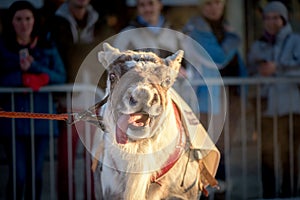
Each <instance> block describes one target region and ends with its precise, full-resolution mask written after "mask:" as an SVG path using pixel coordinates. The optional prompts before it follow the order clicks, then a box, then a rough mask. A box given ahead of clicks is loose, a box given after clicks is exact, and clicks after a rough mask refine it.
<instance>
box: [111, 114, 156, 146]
mask: <svg viewBox="0 0 300 200" xmlns="http://www.w3.org/2000/svg"><path fill="white" fill-rule="evenodd" d="M150 122H151V118H150V116H149V114H148V113H145V112H139V113H132V114H123V115H121V116H120V117H119V119H118V121H117V127H116V140H117V142H118V143H119V144H126V143H127V142H128V136H127V134H126V132H127V129H128V128H129V129H131V130H132V131H139V130H140V131H142V130H143V129H144V128H145V127H148V126H149V125H150Z"/></svg>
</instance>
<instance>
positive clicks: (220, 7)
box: [0, 0, 300, 199]
mask: <svg viewBox="0 0 300 200" xmlns="http://www.w3.org/2000/svg"><path fill="white" fill-rule="evenodd" d="M134 2H135V4H136V6H134V7H127V5H126V1H118V0H110V1H97V0H45V1H44V4H43V6H42V7H41V8H36V7H35V6H34V5H32V4H31V3H30V2H29V1H14V2H13V3H12V4H11V5H10V6H9V8H7V9H3V12H1V29H0V30H1V38H0V86H2V87H29V88H32V90H33V91H35V92H34V96H33V99H34V105H38V106H35V110H34V112H42V113H46V112H49V109H50V108H49V107H48V106H49V105H54V106H56V107H55V108H51V109H52V110H54V111H55V112H67V105H66V104H67V102H66V96H64V95H58V96H56V98H55V102H52V103H51V104H49V101H50V100H49V99H48V98H47V94H46V93H40V92H38V91H39V89H40V88H41V87H43V86H46V85H53V84H66V83H68V84H74V82H75V80H76V78H78V70H79V68H80V66H81V64H82V62H83V61H84V59H85V58H86V56H87V55H88V54H89V53H90V52H91V51H92V50H93V48H95V47H96V46H97V45H98V44H99V43H101V42H103V41H104V40H106V39H107V38H109V37H111V36H114V35H116V34H118V33H120V34H119V35H117V36H116V37H115V38H114V40H113V44H112V45H113V46H115V47H117V48H119V49H120V50H126V49H133V50H145V51H154V52H155V53H157V54H158V55H160V56H161V57H166V56H168V55H169V54H170V53H173V52H175V51H177V50H178V49H183V50H186V49H189V51H188V52H194V54H195V55H193V56H195V57H196V58H197V57H198V56H199V57H201V58H202V56H203V55H200V53H199V52H198V51H197V48H196V47H195V46H193V45H189V43H188V42H186V40H185V38H184V37H183V36H181V35H177V34H175V35H170V34H169V32H168V30H169V29H175V30H176V31H179V32H181V33H183V34H184V35H186V36H189V37H190V38H192V39H193V40H194V41H196V42H197V43H198V44H200V45H201V46H202V47H203V48H204V49H205V51H206V52H207V53H208V55H209V56H210V58H209V59H210V61H212V62H213V63H214V64H213V65H214V67H211V66H210V64H207V63H203V64H202V65H201V66H193V65H192V64H191V63H189V61H188V60H185V61H184V62H183V65H182V69H181V71H180V75H179V77H178V80H177V82H176V83H175V86H174V88H175V89H176V90H177V92H178V93H179V94H181V95H182V97H183V98H184V99H185V100H186V102H187V103H188V104H189V105H190V106H191V107H192V108H193V110H194V111H195V112H197V113H196V114H197V115H198V116H199V119H200V121H201V122H202V123H203V125H204V126H205V127H206V128H207V129H208V130H209V131H211V132H218V131H220V132H221V136H220V137H219V138H220V139H219V140H218V141H216V142H217V147H218V148H219V149H220V151H221V155H222V156H221V162H220V167H219V170H218V172H217V174H216V177H217V179H218V180H219V181H223V182H226V175H225V174H226V173H225V163H224V136H223V134H224V131H223V130H218V127H217V126H215V127H212V129H209V126H208V124H209V119H210V118H211V117H212V119H213V120H214V121H215V123H218V124H222V120H224V109H225V107H226V106H228V112H229V122H230V123H229V129H230V130H234V129H235V126H236V124H237V123H239V120H240V119H241V112H242V111H241V105H240V104H241V100H240V99H241V90H242V89H241V87H239V86H230V87H229V88H228V90H226V91H225V90H223V88H222V87H220V86H218V85H214V86H205V85H204V86H197V87H194V88H193V90H194V91H195V92H194V93H195V94H196V96H192V95H190V94H191V92H190V91H189V81H191V80H205V79H206V78H216V77H217V78H218V77H222V78H228V77H229V78H230V77H242V78H243V77H260V78H268V77H290V76H293V77H294V76H299V75H300V49H299V48H300V36H299V35H298V34H297V33H296V32H295V31H293V27H292V25H291V23H290V15H289V10H288V6H287V5H285V4H284V3H282V2H280V1H269V2H268V1H264V4H259V3H258V8H259V9H258V11H259V12H260V14H261V26H262V30H259V31H260V33H259V34H260V36H259V37H258V38H255V39H254V41H253V42H252V43H251V44H249V48H248V49H247V51H246V53H245V52H241V46H242V45H243V43H244V41H243V40H242V39H241V36H240V35H239V34H238V32H237V31H235V30H234V29H233V28H232V26H231V24H229V21H228V19H227V18H226V17H227V15H226V3H227V0H198V1H197V2H198V7H197V9H196V10H195V9H194V10H193V11H194V12H193V13H194V14H193V16H191V17H190V18H189V19H187V20H186V21H185V22H184V24H183V25H182V26H178V24H180V22H179V23H174V21H172V20H170V17H167V16H168V15H167V14H168V13H167V11H168V10H164V8H165V7H164V4H163V3H164V1H163V0H136V1H134ZM259 6H260V7H259ZM195 11H196V12H195ZM174 15H176V13H173V16H174ZM174 18H175V19H176V17H174ZM177 18H180V16H177ZM182 19H185V17H182ZM137 28H143V29H141V30H140V31H139V32H132V33H133V34H122V33H125V32H126V31H132V30H135V29H137ZM154 47H155V48H154ZM194 48H195V49H194ZM191 49H193V50H191ZM197 53H198V54H199V55H197ZM199 71H200V72H201V74H200V75H199V73H197V72H199ZM105 78H106V75H105V74H103V77H102V78H101V79H100V82H99V87H100V88H101V89H104V88H105V83H106V80H105ZM261 90H262V91H261V93H260V95H261V100H262V105H263V107H262V109H263V110H262V113H263V116H262V120H261V127H262V148H261V157H262V163H261V165H262V166H261V170H262V180H261V181H262V185H263V197H264V198H276V197H292V196H297V197H299V195H300V191H299V186H298V185H299V183H298V174H299V172H298V168H299V166H298V165H297V164H298V162H297V161H298V160H299V155H298V152H299V146H300V145H299V144H300V135H299V133H298V132H299V131H300V127H299V125H300V104H299V102H300V91H299V85H298V84H296V83H286V84H285V83H284V84H283V83H280V84H276V83H274V84H271V85H263V86H262V89H261ZM225 92H226V95H227V96H229V99H230V101H229V102H228V105H224V99H225V98H226V95H225ZM31 98H32V97H31V96H30V94H29V93H21V94H18V95H16V97H15V98H14V99H13V100H12V99H11V96H10V95H4V94H1V101H0V107H1V108H2V109H4V110H14V111H22V112H31V111H32V110H31V109H30V100H31ZM12 101H14V102H15V103H14V108H12V105H11V102H12ZM212 105H213V110H211V109H209V108H210V106H212ZM197 108H198V109H197ZM73 109H75V110H76V109H78V110H80V109H81V108H76V107H74V108H73ZM274 116H276V122H275V121H274V120H275V118H274ZM291 116H292V118H291ZM290 119H292V121H293V123H292V124H293V127H291V126H290ZM11 123H12V121H11V120H9V119H5V120H4V119H0V125H1V127H6V128H3V129H2V130H5V131H1V133H0V136H1V137H3V138H4V140H3V141H5V142H4V144H6V145H5V149H6V153H7V160H8V163H9V166H10V167H9V169H10V178H9V181H8V186H7V199H14V198H15V199H23V198H24V197H25V199H32V198H34V199H40V197H41V190H42V183H43V178H42V171H43V160H44V157H45V153H46V151H47V146H48V144H49V134H50V133H49V131H48V130H49V124H48V123H45V121H43V122H42V121H38V120H34V125H33V126H32V124H31V121H30V120H27V119H18V120H16V121H15V125H14V126H15V130H14V131H15V134H16V135H15V136H16V138H15V139H16V140H15V142H16V147H17V148H16V149H15V150H14V151H16V152H15V155H17V157H15V156H14V155H12V148H11V146H10V144H11V143H12V137H11V132H12V130H11V127H12V125H11ZM275 123H276V126H274V124H275ZM222 128H223V127H221V129H222ZM32 129H33V130H32ZM275 129H276V133H277V134H273V133H274V130H275ZM32 131H33V132H34V142H33V140H32V137H30V136H31V133H32ZM77 131H78V130H76V128H75V127H72V133H73V134H71V137H72V139H71V142H72V145H71V149H70V148H68V145H67V143H68V137H70V135H68V131H67V128H66V126H65V125H62V124H59V123H56V122H55V124H54V131H53V134H54V136H55V137H57V139H58V140H57V141H58V145H57V151H58V157H57V175H58V177H60V178H59V180H58V181H57V191H58V198H59V199H75V192H74V193H73V194H70V193H69V192H68V191H69V188H70V187H72V188H73V190H72V191H75V183H74V182H73V183H70V181H68V180H69V179H68V176H69V174H70V173H73V172H74V167H75V159H76V157H75V155H76V151H77V147H78V142H79V136H78V134H77ZM291 132H292V136H293V140H292V141H293V143H292V147H291V148H290V144H291V143H290V142H289V134H290V133H291ZM230 134H231V137H233V136H234V134H236V133H235V131H231V133H230ZM274 137H277V138H276V139H274ZM275 141H276V142H277V143H276V144H275ZM32 143H33V144H32ZM32 145H35V147H34V149H35V155H34V156H33V155H32ZM274 146H279V147H280V148H279V149H280V153H279V154H280V167H281V169H282V181H281V183H280V188H279V190H276V186H275V182H276V181H275V169H274V165H273V164H274V156H273V152H274ZM291 149H292V150H293V152H294V153H293V156H294V157H293V158H292V159H293V160H294V162H292V164H293V167H291V166H290V165H291V162H290V160H289V158H290V150H291ZM70 150H71V151H72V153H69V151H70ZM84 155H85V156H84V158H85V159H86V160H87V162H91V160H92V159H91V157H90V156H86V155H88V154H84ZM15 159H16V160H17V162H15ZM31 160H35V162H31ZM69 160H71V163H72V166H71V167H70V166H69ZM33 163H34V164H33ZM15 165H16V169H15V174H14V173H13V170H12V169H13V168H14V166H15ZM33 165H34V170H32V167H33ZM291 168H292V169H294V172H293V173H292V174H293V175H294V176H293V177H291V172H290V169H291ZM70 170H71V172H70ZM33 172H34V173H35V176H32V173H33ZM13 177H15V180H14V178H13ZM33 177H34V178H33ZM291 179H293V181H291ZM14 181H15V182H14ZM73 181H74V180H73ZM87 181H91V183H90V185H91V188H92V193H91V194H92V195H91V197H89V199H95V198H96V197H95V195H94V188H93V185H94V184H93V182H94V180H93V174H92V173H91V178H90V179H89V180H87ZM291 182H292V183H293V184H291ZM34 184H35V189H34V190H32V188H31V186H32V185H34ZM70 184H71V185H70ZM225 193H226V190H225V191H221V192H220V194H218V195H219V196H218V195H216V196H215V197H216V198H219V199H224V198H225ZM70 195H71V197H70ZM86 195H88V194H87V193H86V194H85V197H86ZM86 198H87V197H86ZM203 199H205V197H203Z"/></svg>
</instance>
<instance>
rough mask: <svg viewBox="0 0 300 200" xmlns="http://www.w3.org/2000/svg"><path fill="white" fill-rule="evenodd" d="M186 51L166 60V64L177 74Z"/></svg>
mask: <svg viewBox="0 0 300 200" xmlns="http://www.w3.org/2000/svg"><path fill="white" fill-rule="evenodd" d="M183 54H184V51H182V50H178V51H177V52H176V53H174V54H173V55H171V56H169V57H167V58H165V62H166V64H167V65H168V66H169V67H171V68H172V69H173V70H175V71H176V72H177V73H178V72H179V68H180V66H181V60H182V58H183Z"/></svg>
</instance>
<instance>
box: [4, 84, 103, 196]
mask: <svg viewBox="0 0 300 200" xmlns="http://www.w3.org/2000/svg"><path fill="white" fill-rule="evenodd" d="M39 92H40V93H47V94H48V100H49V105H48V108H49V113H54V112H53V110H51V108H53V103H54V102H55V100H54V98H55V97H57V96H59V98H63V99H64V100H63V101H65V102H66V112H67V113H71V111H72V109H71V107H72V94H74V93H80V92H84V93H85V94H88V93H91V94H92V95H94V98H95V101H97V100H100V99H102V98H103V96H104V93H103V92H102V90H100V89H97V88H95V86H91V85H84V84H82V85H79V84H78V85H75V87H74V86H73V85H57V86H47V87H43V88H41V89H40V90H39ZM19 93H28V94H29V96H30V99H31V105H30V110H31V111H32V112H33V110H34V106H35V105H34V104H33V103H32V102H33V94H34V93H33V91H32V90H31V89H30V88H5V87H0V95H3V94H8V95H10V98H11V105H12V110H10V111H14V99H15V98H14V97H15V95H16V94H19ZM63 95H65V96H64V97H62V96H63ZM89 106H92V105H86V108H88V107H89ZM0 108H1V105H0ZM70 120H71V119H69V122H71V121H70ZM14 123H15V119H12V126H13V127H12V133H11V134H12V135H11V138H12V139H11V141H12V143H11V151H12V152H11V153H12V155H13V166H16V162H18V161H17V160H16V155H15V154H16V152H15V149H16V133H15V128H14ZM30 124H31V133H30V140H31V142H32V144H34V129H33V126H34V124H33V120H31V123H30ZM49 124H50V126H49V127H50V130H49V150H48V153H47V156H46V158H45V162H44V173H43V184H42V185H43V189H42V199H57V195H56V194H57V181H59V180H58V177H57V170H56V165H57V159H56V158H57V154H58V153H59V152H57V142H58V141H57V137H54V135H53V121H52V120H49ZM65 126H66V127H67V132H68V142H67V143H68V144H66V145H67V146H68V157H69V158H71V157H72V156H73V155H72V151H69V150H71V149H72V141H71V140H72V137H71V134H74V133H72V130H71V126H68V125H67V122H66V125H65ZM85 129H86V132H88V131H89V127H85ZM3 131H5V130H3ZM1 137H2V136H1V134H0V138H1ZM2 138H3V137H2ZM2 141H3V139H2ZM79 143H80V142H79ZM31 152H32V160H31V163H32V164H31V165H32V169H31V172H32V180H33V182H32V194H33V197H32V198H33V199H35V196H34V194H35V190H36V188H35V187H36V186H35V183H34V174H35V173H34V172H35V169H34V166H35V165H34V152H35V148H34V145H31ZM83 152H85V154H86V156H87V157H89V156H90V155H87V152H86V151H84V147H83V145H81V144H79V148H78V150H77V151H76V154H77V155H75V157H76V160H75V169H74V170H75V172H74V173H76V174H75V176H73V168H72V160H71V159H69V160H68V168H69V171H68V172H69V174H68V183H69V184H68V185H69V188H68V191H64V192H65V193H68V194H69V198H70V199H73V196H74V194H75V191H73V187H72V183H73V179H75V182H76V185H75V187H76V188H77V190H76V199H83V198H84V197H83V194H84V191H86V192H87V195H86V196H87V197H86V198H87V199H92V197H91V195H90V194H91V190H90V188H91V183H90V182H91V178H90V176H88V175H87V177H82V174H85V173H84V170H86V171H87V172H88V173H86V174H91V173H92V172H91V170H90V169H91V167H90V165H91V163H90V162H88V161H86V163H84V161H83V159H82V155H81V154H82V153H83ZM89 159H91V158H89ZM84 165H87V166H86V167H85V166H84ZM78 166H79V167H78ZM15 169H16V168H15V167H13V169H8V163H7V159H6V153H5V152H4V148H3V146H2V143H1V142H0V171H1V173H0V199H5V198H7V197H6V184H7V181H8V176H9V175H8V172H9V170H12V174H13V191H14V193H16V170H15ZM85 178H87V179H88V180H87V181H86V184H85V183H84V182H85V181H84V179H85ZM15 198H16V197H15V196H14V199H15Z"/></svg>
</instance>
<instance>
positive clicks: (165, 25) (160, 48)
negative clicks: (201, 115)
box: [114, 0, 198, 110]
mask: <svg viewBox="0 0 300 200" xmlns="http://www.w3.org/2000/svg"><path fill="white" fill-rule="evenodd" d="M136 9H137V16H136V17H135V19H133V20H132V21H130V23H129V25H128V26H127V27H125V28H124V29H123V30H122V32H121V33H120V34H119V35H118V36H117V37H116V38H115V40H114V46H115V47H117V48H119V49H120V50H127V49H131V50H144V51H152V52H154V53H156V54H158V55H159V56H160V57H162V58H164V57H167V56H169V55H171V53H175V52H176V51H177V50H179V49H184V46H183V44H182V43H183V39H184V38H182V36H181V35H180V34H176V32H175V31H173V32H171V31H172V30H170V29H171V28H172V25H171V24H170V22H168V21H167V20H166V18H165V17H164V16H163V15H162V9H163V4H162V2H161V0H136ZM137 28H141V29H137ZM133 29H136V30H135V31H134V32H129V34H128V33H126V31H127V30H133ZM141 47H144V48H142V49H141ZM183 63H185V61H183ZM187 73H188V72H187V70H186V69H185V64H183V66H182V67H181V68H180V75H179V76H178V77H177V81H176V82H175V84H174V86H173V87H174V89H175V90H177V92H178V93H179V94H180V95H181V96H182V97H183V99H185V101H186V102H187V103H188V104H189V105H190V107H191V108H192V109H193V110H197V108H198V107H197V102H196V98H193V97H194V96H193V95H192V94H193V91H192V88H191V87H190V85H189V83H188V82H187V75H188V74H187Z"/></svg>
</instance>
